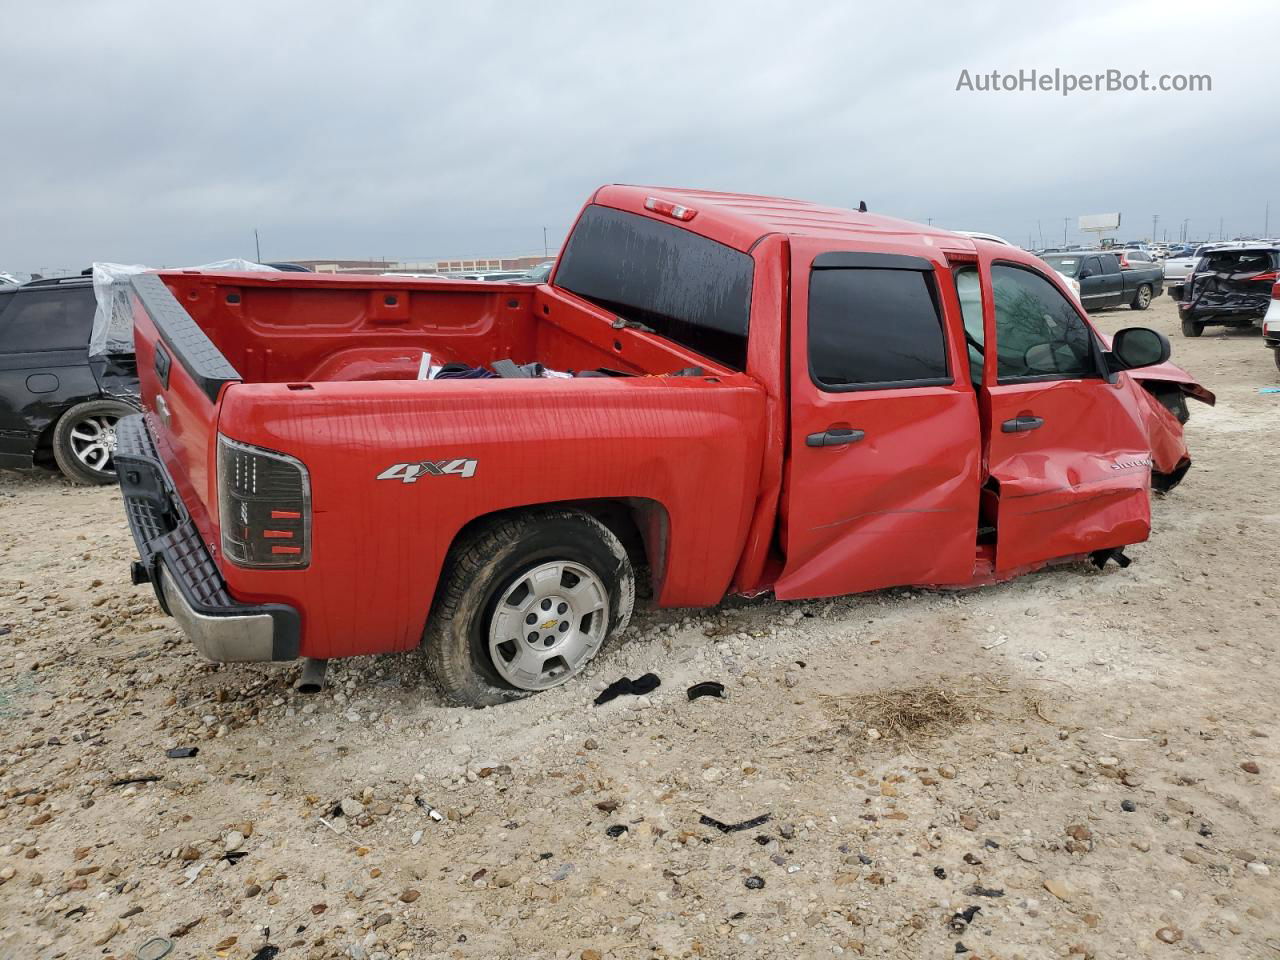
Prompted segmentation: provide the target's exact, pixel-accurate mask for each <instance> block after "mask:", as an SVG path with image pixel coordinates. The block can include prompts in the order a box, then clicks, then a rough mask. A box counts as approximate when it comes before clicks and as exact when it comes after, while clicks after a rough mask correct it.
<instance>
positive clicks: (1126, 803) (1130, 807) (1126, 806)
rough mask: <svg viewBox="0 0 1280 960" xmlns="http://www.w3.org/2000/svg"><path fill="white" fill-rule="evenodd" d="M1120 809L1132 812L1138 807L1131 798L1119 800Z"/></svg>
mask: <svg viewBox="0 0 1280 960" xmlns="http://www.w3.org/2000/svg"><path fill="white" fill-rule="evenodd" d="M1120 809H1121V810H1123V811H1124V812H1125V813H1133V811H1135V810H1137V809H1138V805H1137V804H1136V803H1134V802H1133V801H1132V800H1121V801H1120Z"/></svg>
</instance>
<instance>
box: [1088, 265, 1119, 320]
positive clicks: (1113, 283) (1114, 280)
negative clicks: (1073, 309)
mask: <svg viewBox="0 0 1280 960" xmlns="http://www.w3.org/2000/svg"><path fill="white" fill-rule="evenodd" d="M1098 260H1100V261H1101V262H1102V274H1101V276H1102V283H1101V285H1100V289H1101V291H1102V295H1101V296H1100V297H1098V299H1097V300H1096V301H1095V302H1093V303H1091V304H1090V306H1095V307H1114V306H1116V305H1118V304H1121V303H1124V302H1125V289H1124V271H1123V270H1121V269H1120V258H1119V257H1117V256H1116V255H1115V254H1114V253H1107V254H1103V255H1102V256H1101V257H1098Z"/></svg>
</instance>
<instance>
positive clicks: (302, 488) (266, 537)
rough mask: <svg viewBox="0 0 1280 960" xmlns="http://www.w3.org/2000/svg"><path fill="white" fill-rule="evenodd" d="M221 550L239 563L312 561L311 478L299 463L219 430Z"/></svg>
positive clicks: (297, 564)
mask: <svg viewBox="0 0 1280 960" xmlns="http://www.w3.org/2000/svg"><path fill="white" fill-rule="evenodd" d="M218 522H219V523H220V524H221V526H222V552H223V554H224V555H225V556H226V557H227V559H228V560H230V561H231V562H232V563H234V564H236V565H237V566H241V567H305V566H306V565H307V564H308V563H310V562H311V478H310V477H309V476H308V475H307V468H306V467H304V466H303V465H302V462H301V461H299V460H296V459H295V458H293V457H291V456H289V455H288V454H284V453H277V452H276V451H275V450H264V449H263V448H262V447H253V446H250V445H249V444H247V443H238V442H237V441H235V440H229V439H227V438H226V437H224V436H222V434H218Z"/></svg>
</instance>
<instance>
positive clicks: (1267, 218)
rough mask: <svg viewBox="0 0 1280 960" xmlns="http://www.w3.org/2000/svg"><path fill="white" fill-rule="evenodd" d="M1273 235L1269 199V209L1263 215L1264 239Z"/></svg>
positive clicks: (1269, 202)
mask: <svg viewBox="0 0 1280 960" xmlns="http://www.w3.org/2000/svg"><path fill="white" fill-rule="evenodd" d="M1270 235H1271V201H1270V200H1268V201H1267V211H1266V213H1264V214H1263V215H1262V239H1264V240H1265V239H1267V238H1268V237H1269V236H1270Z"/></svg>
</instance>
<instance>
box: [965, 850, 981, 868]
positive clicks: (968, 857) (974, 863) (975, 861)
mask: <svg viewBox="0 0 1280 960" xmlns="http://www.w3.org/2000/svg"><path fill="white" fill-rule="evenodd" d="M964 862H965V863H967V864H968V865H969V866H971V867H980V866H982V858H981V857H979V856H977V855H975V854H972V853H966V854H965V855H964Z"/></svg>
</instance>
